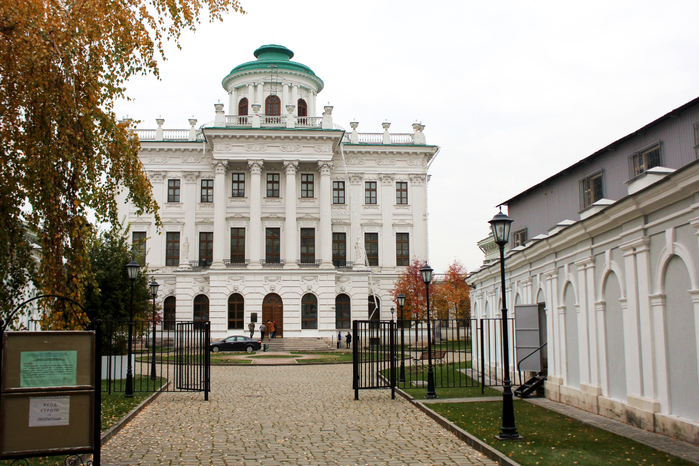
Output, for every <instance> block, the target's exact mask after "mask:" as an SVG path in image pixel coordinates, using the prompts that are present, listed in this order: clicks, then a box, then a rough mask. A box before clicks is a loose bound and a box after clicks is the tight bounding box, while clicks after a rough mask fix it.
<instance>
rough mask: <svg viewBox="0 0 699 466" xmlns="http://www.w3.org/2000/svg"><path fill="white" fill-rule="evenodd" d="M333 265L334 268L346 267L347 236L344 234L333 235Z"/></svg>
mask: <svg viewBox="0 0 699 466" xmlns="http://www.w3.org/2000/svg"><path fill="white" fill-rule="evenodd" d="M333 265H334V266H335V267H346V266H347V235H346V234H345V233H333Z"/></svg>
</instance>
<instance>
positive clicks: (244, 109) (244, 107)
mask: <svg viewBox="0 0 699 466" xmlns="http://www.w3.org/2000/svg"><path fill="white" fill-rule="evenodd" d="M247 114H248V98H247V97H243V98H242V99H240V102H238V115H247Z"/></svg>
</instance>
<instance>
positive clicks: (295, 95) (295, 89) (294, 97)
mask: <svg viewBox="0 0 699 466" xmlns="http://www.w3.org/2000/svg"><path fill="white" fill-rule="evenodd" d="M291 103H292V104H294V105H296V107H297V108H296V110H295V113H294V115H296V116H298V115H299V111H298V104H299V85H298V84H294V85H293V86H291ZM306 104H308V102H306ZM309 116H310V113H309Z"/></svg>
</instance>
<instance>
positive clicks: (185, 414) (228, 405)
mask: <svg viewBox="0 0 699 466" xmlns="http://www.w3.org/2000/svg"><path fill="white" fill-rule="evenodd" d="M351 379H352V366H351V365H348V364H345V365H322V366H302V367H299V366H274V367H237V366H227V367H213V368H212V388H213V392H212V393H211V394H210V396H209V400H210V401H208V402H206V401H204V395H203V394H202V393H196V394H194V393H192V394H189V393H164V394H162V395H160V397H159V398H158V399H157V400H156V401H155V402H153V403H152V404H151V405H150V406H148V407H147V408H146V409H145V410H143V411H142V412H141V414H139V415H138V416H137V417H136V418H135V419H134V420H133V421H132V422H131V423H130V424H129V425H128V426H126V427H125V428H124V429H123V430H122V431H121V432H120V433H118V434H117V435H116V436H115V437H114V438H112V439H111V440H110V441H109V442H108V443H107V445H105V446H104V447H103V449H102V462H103V464H105V465H138V464H146V465H151V464H152V465H161V464H167V465H199V464H203V465H277V464H279V465H327V464H341V465H355V464H360V465H365V464H367V465H368V464H371V465H379V464H381V465H384V464H385V465H403V464H435V465H438V464H439V465H441V464H445V465H446V464H477V465H495V464H496V463H495V462H493V461H492V460H489V459H487V458H486V457H484V456H483V455H481V454H480V453H478V452H476V451H475V450H473V449H472V448H470V447H469V446H468V445H466V444H465V443H463V442H461V441H460V440H458V439H457V438H456V437H455V436H453V435H452V434H450V433H448V432H446V431H445V430H443V429H442V428H441V427H439V426H438V425H437V424H436V423H435V422H434V421H432V420H431V419H429V418H428V417H427V416H425V415H424V414H423V413H421V412H420V411H418V410H417V409H415V408H414V407H413V406H412V405H410V403H408V402H407V401H405V400H403V399H402V398H400V397H396V399H395V400H391V395H390V392H389V391H388V390H371V391H362V392H360V399H359V401H355V400H354V392H353V391H352V386H351Z"/></svg>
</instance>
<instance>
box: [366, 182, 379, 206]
mask: <svg viewBox="0 0 699 466" xmlns="http://www.w3.org/2000/svg"><path fill="white" fill-rule="evenodd" d="M364 203H365V204H376V181H366V182H365V183H364Z"/></svg>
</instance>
